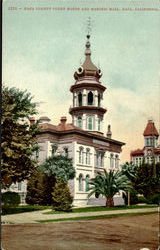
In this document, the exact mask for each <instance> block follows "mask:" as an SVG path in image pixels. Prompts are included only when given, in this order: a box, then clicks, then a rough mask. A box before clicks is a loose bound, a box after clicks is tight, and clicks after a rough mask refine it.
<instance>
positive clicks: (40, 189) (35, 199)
mask: <svg viewBox="0 0 160 250" xmlns="http://www.w3.org/2000/svg"><path fill="white" fill-rule="evenodd" d="M54 185H55V177H54V176H48V175H46V174H43V173H42V172H41V171H40V170H39V168H37V169H35V170H34V171H33V173H32V175H31V177H30V178H29V180H28V183H27V195H26V202H27V204H30V205H34V204H37V205H52V203H53V200H52V191H53V186H54Z"/></svg>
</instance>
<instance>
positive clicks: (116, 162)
mask: <svg viewBox="0 0 160 250" xmlns="http://www.w3.org/2000/svg"><path fill="white" fill-rule="evenodd" d="M115 168H119V158H118V155H116V157H115Z"/></svg>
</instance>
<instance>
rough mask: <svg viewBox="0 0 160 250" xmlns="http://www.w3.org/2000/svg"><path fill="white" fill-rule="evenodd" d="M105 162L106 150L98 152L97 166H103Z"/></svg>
mask: <svg viewBox="0 0 160 250" xmlns="http://www.w3.org/2000/svg"><path fill="white" fill-rule="evenodd" d="M103 163H104V152H97V153H96V167H103V165H104V164H103Z"/></svg>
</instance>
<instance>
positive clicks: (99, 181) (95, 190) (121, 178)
mask: <svg viewBox="0 0 160 250" xmlns="http://www.w3.org/2000/svg"><path fill="white" fill-rule="evenodd" d="M89 184H90V185H92V186H91V187H90V190H91V192H90V193H89V195H88V197H90V196H91V195H92V194H95V197H96V198H98V197H99V196H100V195H102V196H104V197H106V199H107V200H106V206H107V207H112V206H114V200H113V196H114V195H115V194H116V193H118V192H119V191H126V190H127V188H128V187H129V186H130V181H129V180H128V178H127V177H126V176H125V175H123V174H122V172H120V171H116V172H115V171H112V170H110V171H109V172H107V171H106V170H105V169H104V174H102V173H100V172H98V173H97V176H96V177H95V178H93V179H91V181H90V182H89Z"/></svg>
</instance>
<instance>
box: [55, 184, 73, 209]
mask: <svg viewBox="0 0 160 250" xmlns="http://www.w3.org/2000/svg"><path fill="white" fill-rule="evenodd" d="M52 198H53V206H54V209H55V210H56V211H70V210H71V207H72V202H73V197H72V195H71V192H70V189H69V187H68V184H67V182H66V181H64V180H62V179H57V181H56V184H55V187H54V190H53V193H52Z"/></svg>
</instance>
